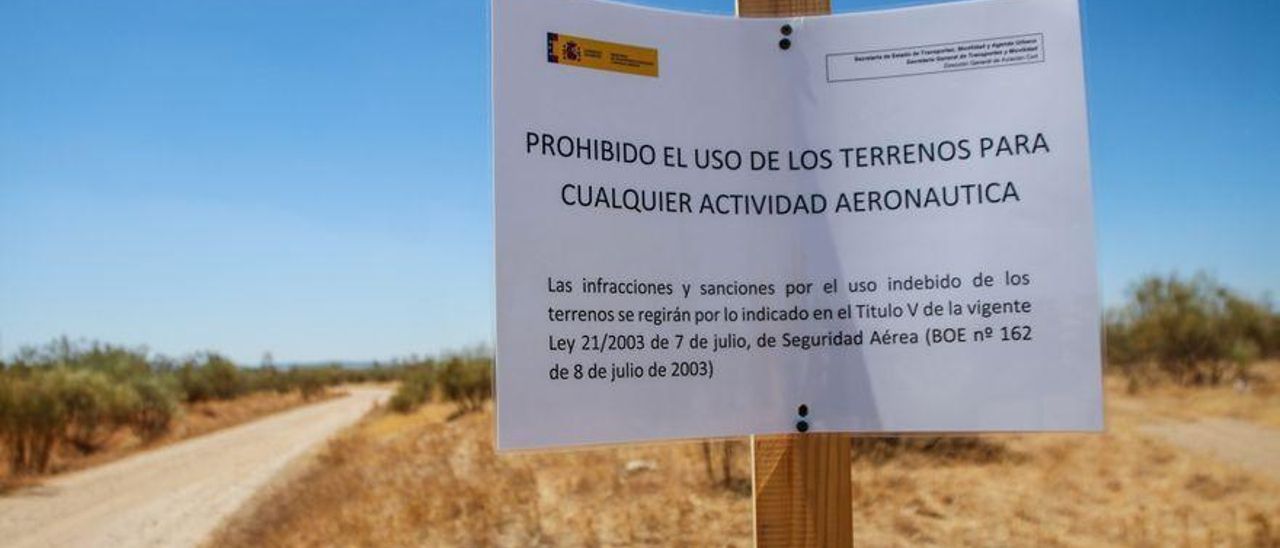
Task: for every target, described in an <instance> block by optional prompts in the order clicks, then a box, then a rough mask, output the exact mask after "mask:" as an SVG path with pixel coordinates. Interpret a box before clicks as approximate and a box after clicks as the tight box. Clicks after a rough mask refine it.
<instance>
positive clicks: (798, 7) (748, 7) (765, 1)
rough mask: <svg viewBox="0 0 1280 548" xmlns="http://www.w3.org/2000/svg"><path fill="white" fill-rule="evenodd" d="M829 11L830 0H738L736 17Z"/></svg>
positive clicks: (781, 15)
mask: <svg viewBox="0 0 1280 548" xmlns="http://www.w3.org/2000/svg"><path fill="white" fill-rule="evenodd" d="M829 13H831V0H738V17H795V16H799V15H826V14H829Z"/></svg>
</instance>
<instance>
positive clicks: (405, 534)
mask: <svg viewBox="0 0 1280 548" xmlns="http://www.w3.org/2000/svg"><path fill="white" fill-rule="evenodd" d="M1278 370H1280V365H1278V364H1275V363H1269V364H1264V365H1263V366H1260V367H1259V368H1258V371H1259V373H1261V376H1262V380H1260V381H1259V382H1256V383H1254V384H1252V385H1250V386H1248V387H1232V386H1222V387H1218V388H1182V387H1176V386H1168V385H1164V386H1156V387H1150V388H1145V389H1141V390H1138V391H1137V392H1136V393H1130V391H1129V390H1128V389H1127V386H1126V384H1127V383H1126V381H1125V379H1123V378H1121V377H1119V376H1109V377H1108V379H1107V393H1108V409H1107V411H1108V418H1107V422H1108V427H1107V432H1106V433H1105V434H1052V435H1050V434H1023V435H999V436H977V437H957V438H880V439H876V438H858V439H857V441H855V443H854V446H853V451H854V463H853V467H854V468H853V478H854V491H853V493H854V509H853V512H854V528H855V541H856V544H857V545H859V546H915V545H960V546H1032V545H1039V546H1152V547H1156V546H1172V545H1191V546H1278V545H1280V477H1278V476H1277V472H1276V471H1277V470H1280V382H1278V381H1280V374H1278V372H1280V371H1278ZM493 430H494V429H493V416H492V413H491V411H487V410H486V411H482V412H478V413H467V414H462V415H458V414H457V413H456V412H455V409H454V406H453V405H452V404H429V405H426V406H424V407H422V408H421V409H419V410H418V411H416V412H414V413H412V414H408V415H400V414H396V413H390V412H384V411H379V412H375V413H374V414H372V415H371V416H370V417H368V418H367V419H366V420H364V421H362V422H361V423H360V424H359V425H358V426H356V427H355V428H352V429H351V430H349V431H347V432H346V433H344V434H343V435H341V436H339V437H338V438H336V439H335V440H334V441H332V442H330V444H329V445H328V447H327V448H326V449H325V450H324V451H323V452H321V453H320V455H319V456H318V458H317V459H315V461H314V462H313V463H311V464H310V465H309V467H308V468H307V469H306V470H304V471H302V472H301V473H300V474H299V475H298V476H297V477H296V478H294V479H293V480H292V481H289V482H283V483H281V484H278V485H276V486H275V487H273V488H270V489H268V490H266V491H265V492H263V493H261V494H259V496H258V497H256V498H255V499H254V500H253V501H252V502H251V503H250V504H249V505H248V506H246V507H245V508H244V509H242V510H241V511H240V512H238V513H237V514H236V516H235V517H234V518H233V519H232V520H231V521H230V522H229V523H228V524H226V525H225V526H224V527H223V528H222V529H221V530H220V531H219V532H218V533H217V535H216V536H215V537H214V539H213V540H212V541H211V543H210V545H213V546H223V545H229V546H314V545H344V546H486V545H502V546H529V545H546V546H584V545H585V546H595V545H610V546H617V545H661V546H668V545H684V546H748V545H750V544H751V539H752V531H751V498H750V484H749V482H748V478H749V473H748V470H749V453H748V451H747V449H746V447H747V445H746V443H745V441H743V440H733V441H729V442H714V443H711V444H710V446H708V445H704V444H703V443H701V442H692V443H672V444H657V445H637V446H628V447H621V448H610V449H597V450H581V451H565V452H556V453H539V454H513V455H496V454H495V453H494V451H493ZM725 443H729V444H731V445H730V447H736V448H737V450H736V451H734V452H733V453H732V455H731V457H730V462H729V468H730V471H731V474H730V477H729V478H728V481H725V480H726V478H725V477H724V475H723V466H722V465H723V460H722V457H723V455H724V451H723V448H724V444H725ZM708 449H709V451H708ZM708 457H710V460H708Z"/></svg>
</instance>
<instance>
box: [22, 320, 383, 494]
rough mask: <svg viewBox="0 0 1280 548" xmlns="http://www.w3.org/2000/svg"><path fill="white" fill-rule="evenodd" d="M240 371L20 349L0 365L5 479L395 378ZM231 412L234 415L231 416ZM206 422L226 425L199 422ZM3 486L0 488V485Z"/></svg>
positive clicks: (194, 361)
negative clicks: (124, 440)
mask: <svg viewBox="0 0 1280 548" xmlns="http://www.w3.org/2000/svg"><path fill="white" fill-rule="evenodd" d="M264 361H266V362H267V363H264V364H263V366H261V367H257V368H242V367H239V366H237V365H236V364H235V363H233V362H232V361H231V360H229V359H227V358H225V357H223V356H221V355H219V354H217V353H213V352H203V353H198V354H193V355H191V356H187V357H185V358H181V359H172V358H167V357H164V356H152V355H150V354H149V353H148V352H147V351H146V350H145V349H141V348H126V347H121V346H114V345H110V344H102V343H96V342H74V341H71V340H68V339H66V338H62V339H58V340H55V341H53V342H51V343H49V344H47V345H45V346H42V347H33V348H24V349H22V350H20V351H19V352H18V353H17V354H16V355H14V356H13V357H12V358H10V359H8V360H0V456H3V459H4V460H3V466H0V472H6V473H7V474H4V475H0V479H3V478H4V477H10V478H13V477H23V476H33V475H39V474H44V473H48V472H50V471H53V468H54V463H55V460H58V459H59V457H61V458H62V460H75V459H84V458H88V457H92V456H94V455H97V454H100V453H102V452H104V450H106V449H108V446H109V445H112V444H113V443H116V442H118V441H119V440H120V438H121V437H122V436H128V437H130V438H131V439H132V440H134V442H135V444H136V445H143V446H145V445H148V444H152V443H156V442H157V441H159V440H161V439H162V438H166V436H169V435H170V434H171V431H172V430H173V428H174V426H175V425H176V424H178V423H179V422H184V419H185V418H186V417H185V416H186V414H187V413H190V412H196V413H198V414H200V415H201V416H200V417H192V418H191V420H189V421H185V422H190V423H193V424H191V425H188V426H190V427H189V428H186V431H185V432H184V434H189V435H193V434H194V433H199V432H203V431H207V430H208V429H209V428H212V427H213V426H215V425H217V424H221V425H224V426H225V425H229V424H230V423H232V422H233V420H232V419H235V420H247V419H248V418H252V417H251V416H249V415H252V413H246V411H254V412H260V413H265V412H271V411H276V410H279V409H282V408H284V407H287V406H289V405H294V404H295V403H292V402H295V401H296V402H297V403H302V402H306V401H310V400H313V399H316V398H319V397H323V396H324V394H325V390H326V388H327V387H330V386H334V385H336V384H341V383H347V382H360V381H383V382H387V381H391V380H394V379H395V378H396V376H397V375H398V374H399V370H398V369H396V368H385V367H377V368H372V369H367V370H347V369H343V368H340V367H337V366H333V367H316V368H289V369H284V370H282V369H279V368H276V367H275V366H274V365H272V364H271V363H270V360H269V359H267V360H264ZM233 402H240V403H242V404H243V405H240V406H239V407H241V408H243V409H232V407H234V406H233V405H231V404H232V403H233ZM205 415H221V416H225V417H228V418H227V419H225V420H222V421H211V420H206V419H207V417H205ZM0 483H3V482H0Z"/></svg>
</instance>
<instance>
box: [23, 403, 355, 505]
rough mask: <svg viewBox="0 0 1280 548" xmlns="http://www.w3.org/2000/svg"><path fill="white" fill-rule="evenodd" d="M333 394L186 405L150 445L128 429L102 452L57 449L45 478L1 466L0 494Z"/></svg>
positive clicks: (62, 446)
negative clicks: (305, 398) (15, 473)
mask: <svg viewBox="0 0 1280 548" xmlns="http://www.w3.org/2000/svg"><path fill="white" fill-rule="evenodd" d="M337 394H338V393H337V392H334V391H333V390H330V391H329V392H328V393H327V394H326V395H324V396H321V397H320V398H313V399H312V400H310V401H304V400H303V399H302V397H301V396H300V395H299V394H298V393H297V392H289V393H287V394H278V393H275V392H256V393H253V394H249V395H247V396H243V397H240V398H236V399H234V400H226V401H208V402H200V403H196V404H184V405H183V406H182V412H181V413H179V415H178V417H177V418H176V419H175V420H174V423H173V425H172V427H171V428H170V430H169V432H168V433H166V434H164V435H162V436H160V438H158V439H156V440H153V441H151V442H149V443H147V442H144V441H143V440H142V439H141V438H139V437H138V436H136V435H134V433H133V432H131V431H130V430H129V429H127V428H121V429H120V430H119V431H117V432H116V433H115V434H114V435H112V437H111V438H110V439H109V440H108V441H107V443H106V445H105V446H104V447H103V448H102V450H100V451H97V452H94V453H91V454H83V453H80V452H79V451H76V450H75V449H74V448H71V447H69V446H66V444H61V445H60V446H59V447H58V448H57V452H56V453H55V455H54V458H53V461H52V463H51V466H50V473H49V474H47V475H45V476H14V475H13V474H11V473H10V471H9V470H8V467H7V466H5V465H3V464H0V493H5V492H8V491H12V490H13V489H16V488H20V487H27V486H31V485H36V484H38V483H39V482H40V480H41V479H42V477H48V476H51V475H56V474H63V473H67V472H73V471H76V470H83V469H85V468H89V467H92V466H97V465H100V464H105V463H108V462H111V461H114V460H119V459H121V458H124V457H127V456H129V455H132V454H134V453H136V452H138V451H142V450H146V449H151V448H154V447H159V446H162V445H166V444H170V443H174V442H177V441H182V440H185V439H189V438H194V437H196V436H201V435H204V434H208V433H210V432H214V431H217V430H221V429H223V428H229V427H232V426H236V425H238V424H243V423H245V422H248V421H251V420H253V419H256V418H260V417H263V416H266V415H270V414H272V413H278V412H281V411H285V410H288V409H292V408H294V407H298V406H299V405H303V404H306V403H314V402H318V401H322V400H324V399H326V398H329V397H333V396H336V395H337Z"/></svg>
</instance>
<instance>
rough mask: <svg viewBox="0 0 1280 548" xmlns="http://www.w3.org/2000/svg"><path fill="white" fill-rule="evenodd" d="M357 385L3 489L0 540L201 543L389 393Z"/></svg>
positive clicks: (25, 543)
mask: <svg viewBox="0 0 1280 548" xmlns="http://www.w3.org/2000/svg"><path fill="white" fill-rule="evenodd" d="M349 392H350V395H347V396H343V397H339V398H335V399H333V400H329V401H325V402H321V403H317V404H313V405H307V406H303V407H300V408H297V409H292V410H289V411H285V412H282V413H278V414H275V415H271V416H269V417H265V418H262V419H259V420H256V421H253V422H250V423H247V424H243V425H240V426H236V427H233V428H228V429H226V430H222V431H219V432H215V433H212V434H209V435H206V436H201V437H198V438H194V439H191V440H187V441H183V442H181V443H175V444H173V445H168V446H165V447H161V448H159V449H155V450H153V451H148V452H145V453H141V454H138V455H135V456H132V457H129V458H126V459H122V460H119V461H116V462H112V463H109V464H106V465H103V466H99V467H96V468H91V469H88V470H84V471H80V472H76V473H73V474H68V475H66V476H62V477H57V478H52V479H49V480H48V481H46V482H45V483H44V484H43V485H41V486H38V487H33V488H28V489H23V490H19V491H17V492H15V493H11V494H10V495H9V496H6V497H0V544H2V545H4V546H10V547H35V546H112V547H115V546H166V547H168V546H196V545H198V544H200V542H202V541H203V540H204V539H205V538H206V537H207V536H208V535H209V534H210V533H211V532H212V531H213V530H214V529H215V528H216V527H217V526H218V524H219V523H221V521H222V519H223V518H225V517H226V516H228V515H230V514H231V513H232V512H234V511H235V510H236V509H237V508H239V507H240V506H241V505H242V504H243V503H244V502H245V501H247V500H248V499H249V498H250V497H251V496H252V495H253V494H254V493H255V492H256V491H257V490H258V489H260V488H262V487H263V486H265V485H266V484H267V483H268V482H269V481H270V480H271V478H272V477H274V476H275V475H276V474H277V473H279V472H280V471H281V470H283V469H284V468H285V466H286V465H287V464H289V462H290V461H292V460H294V459H295V458H296V457H298V456H300V455H302V454H304V453H306V452H307V451H308V450H310V449H312V448H314V447H316V446H317V445H319V444H320V443H323V442H324V441H325V440H326V439H328V438H329V437H330V436H332V435H333V434H335V433H337V432H338V431H339V430H341V429H342V428H344V427H346V426H347V425H350V424H352V423H354V422H355V421H356V420H358V419H359V418H360V417H361V416H363V415H364V414H365V412H367V411H368V410H369V409H370V408H371V407H372V406H373V405H374V404H375V403H378V402H381V401H384V400H385V399H386V398H387V396H388V395H389V393H390V392H389V391H388V390H386V389H377V388H364V387H358V388H351V389H350V390H349Z"/></svg>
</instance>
